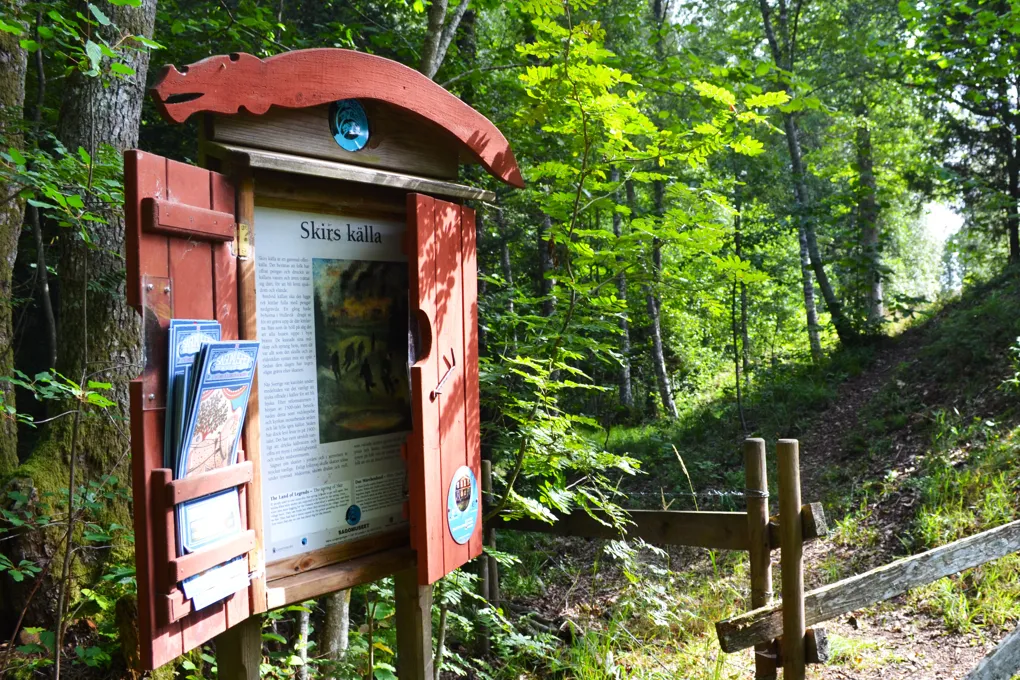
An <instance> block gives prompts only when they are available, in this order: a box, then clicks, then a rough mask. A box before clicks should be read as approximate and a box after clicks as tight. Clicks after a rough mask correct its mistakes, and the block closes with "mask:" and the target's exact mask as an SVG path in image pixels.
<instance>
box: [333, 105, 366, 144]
mask: <svg viewBox="0 0 1020 680" xmlns="http://www.w3.org/2000/svg"><path fill="white" fill-rule="evenodd" d="M329 131H330V132H331V133H332V134H333V139H335V140H336V143H337V144H339V145H340V148H341V149H344V150H345V151H360V150H361V149H364V148H365V145H366V144H368V116H367V115H366V114H365V109H363V108H362V107H361V104H359V103H358V100H357V99H341V100H340V101H338V102H333V103H332V104H331V105H330V107H329Z"/></svg>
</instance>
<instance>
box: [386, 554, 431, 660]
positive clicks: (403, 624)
mask: <svg viewBox="0 0 1020 680" xmlns="http://www.w3.org/2000/svg"><path fill="white" fill-rule="evenodd" d="M393 582H394V585H395V591H396V592H395V595H396V597H395V600H396V607H397V613H396V617H397V676H398V677H399V678H400V680H433V677H432V586H420V585H418V570H417V569H405V570H404V571H401V572H398V573H397V574H396V575H395V576H394V577H393Z"/></svg>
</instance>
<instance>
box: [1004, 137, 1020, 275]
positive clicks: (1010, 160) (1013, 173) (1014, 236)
mask: <svg viewBox="0 0 1020 680" xmlns="http://www.w3.org/2000/svg"><path fill="white" fill-rule="evenodd" d="M1004 134H1006V135H1007V136H1008V139H1007V142H1008V144H1009V151H1010V153H1009V156H1008V157H1007V161H1006V173H1007V175H1008V180H1009V200H1008V201H1007V202H1006V231H1007V233H1008V234H1009V262H1010V264H1017V263H1018V262H1020V212H1018V204H1020V139H1016V138H1014V135H1013V134H1012V131H1011V130H1009V128H1008V126H1006V132H1005V133H1004Z"/></svg>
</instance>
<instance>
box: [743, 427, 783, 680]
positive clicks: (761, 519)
mask: <svg viewBox="0 0 1020 680" xmlns="http://www.w3.org/2000/svg"><path fill="white" fill-rule="evenodd" d="M744 479H745V487H746V488H745V490H744V496H745V501H746V503H747V529H748V537H749V538H750V547H749V553H750V572H751V609H757V608H758V607H764V606H765V605H767V604H771V603H772V555H771V547H770V545H769V481H768V473H767V471H766V469H765V440H764V439H747V440H745V441H744ZM754 677H755V678H758V679H759V680H773V679H774V678H775V677H776V656H775V652H774V650H773V648H772V645H771V644H770V643H767V642H766V643H762V644H759V645H755V647H754Z"/></svg>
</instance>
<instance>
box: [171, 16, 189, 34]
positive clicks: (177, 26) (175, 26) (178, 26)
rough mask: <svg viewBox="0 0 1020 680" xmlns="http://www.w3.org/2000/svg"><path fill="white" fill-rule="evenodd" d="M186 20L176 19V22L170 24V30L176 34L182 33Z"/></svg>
mask: <svg viewBox="0 0 1020 680" xmlns="http://www.w3.org/2000/svg"><path fill="white" fill-rule="evenodd" d="M185 28H186V27H185V26H184V22H183V21H181V20H180V19H174V22H173V23H172V24H171V25H170V32H171V33H173V34H174V35H180V34H181V33H184V30H185Z"/></svg>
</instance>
